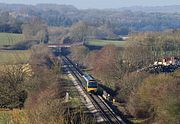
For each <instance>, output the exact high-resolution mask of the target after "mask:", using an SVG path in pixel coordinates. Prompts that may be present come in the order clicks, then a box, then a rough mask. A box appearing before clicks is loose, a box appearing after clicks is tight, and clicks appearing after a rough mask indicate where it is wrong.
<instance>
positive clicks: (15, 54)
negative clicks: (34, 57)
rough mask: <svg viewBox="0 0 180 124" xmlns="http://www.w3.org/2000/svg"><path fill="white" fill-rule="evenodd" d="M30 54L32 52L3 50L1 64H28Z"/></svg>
mask: <svg viewBox="0 0 180 124" xmlns="http://www.w3.org/2000/svg"><path fill="white" fill-rule="evenodd" d="M30 54H31V51H30V50H23V51H20V50H2V51H0V63H8V62H18V61H21V62H26V61H27V60H29V57H30Z"/></svg>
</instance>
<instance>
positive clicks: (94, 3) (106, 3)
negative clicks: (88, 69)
mask: <svg viewBox="0 0 180 124" xmlns="http://www.w3.org/2000/svg"><path fill="white" fill-rule="evenodd" d="M0 3H10V4H11V3H17V4H19V3H20V4H32V5H35V4H38V3H56V4H67V5H74V6H75V7H77V8H79V9H87V8H99V9H104V8H121V7H129V6H166V5H180V0H0Z"/></svg>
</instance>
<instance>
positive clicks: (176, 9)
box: [118, 5, 180, 13]
mask: <svg viewBox="0 0 180 124" xmlns="http://www.w3.org/2000/svg"><path fill="white" fill-rule="evenodd" d="M118 10H130V11H141V12H148V13H149V12H160V13H180V5H171V6H154V7H151V6H149V7H145V6H144V7H143V6H132V7H124V8H120V9H118Z"/></svg>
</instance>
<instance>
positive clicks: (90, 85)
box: [83, 74, 98, 92]
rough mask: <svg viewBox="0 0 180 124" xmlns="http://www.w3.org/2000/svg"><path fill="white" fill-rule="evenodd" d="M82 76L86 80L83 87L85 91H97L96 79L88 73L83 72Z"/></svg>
mask: <svg viewBox="0 0 180 124" xmlns="http://www.w3.org/2000/svg"><path fill="white" fill-rule="evenodd" d="M83 78H84V80H85V81H86V85H85V87H86V90H87V92H97V88H98V83H97V81H96V80H95V79H94V78H93V77H91V76H90V75H88V74H84V75H83Z"/></svg>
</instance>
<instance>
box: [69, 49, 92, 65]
mask: <svg viewBox="0 0 180 124" xmlns="http://www.w3.org/2000/svg"><path fill="white" fill-rule="evenodd" d="M70 51H71V58H72V60H74V61H75V62H77V63H79V64H82V65H84V64H85V62H86V59H87V55H88V53H89V50H88V48H87V47H85V46H72V47H71V49H70Z"/></svg>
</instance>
